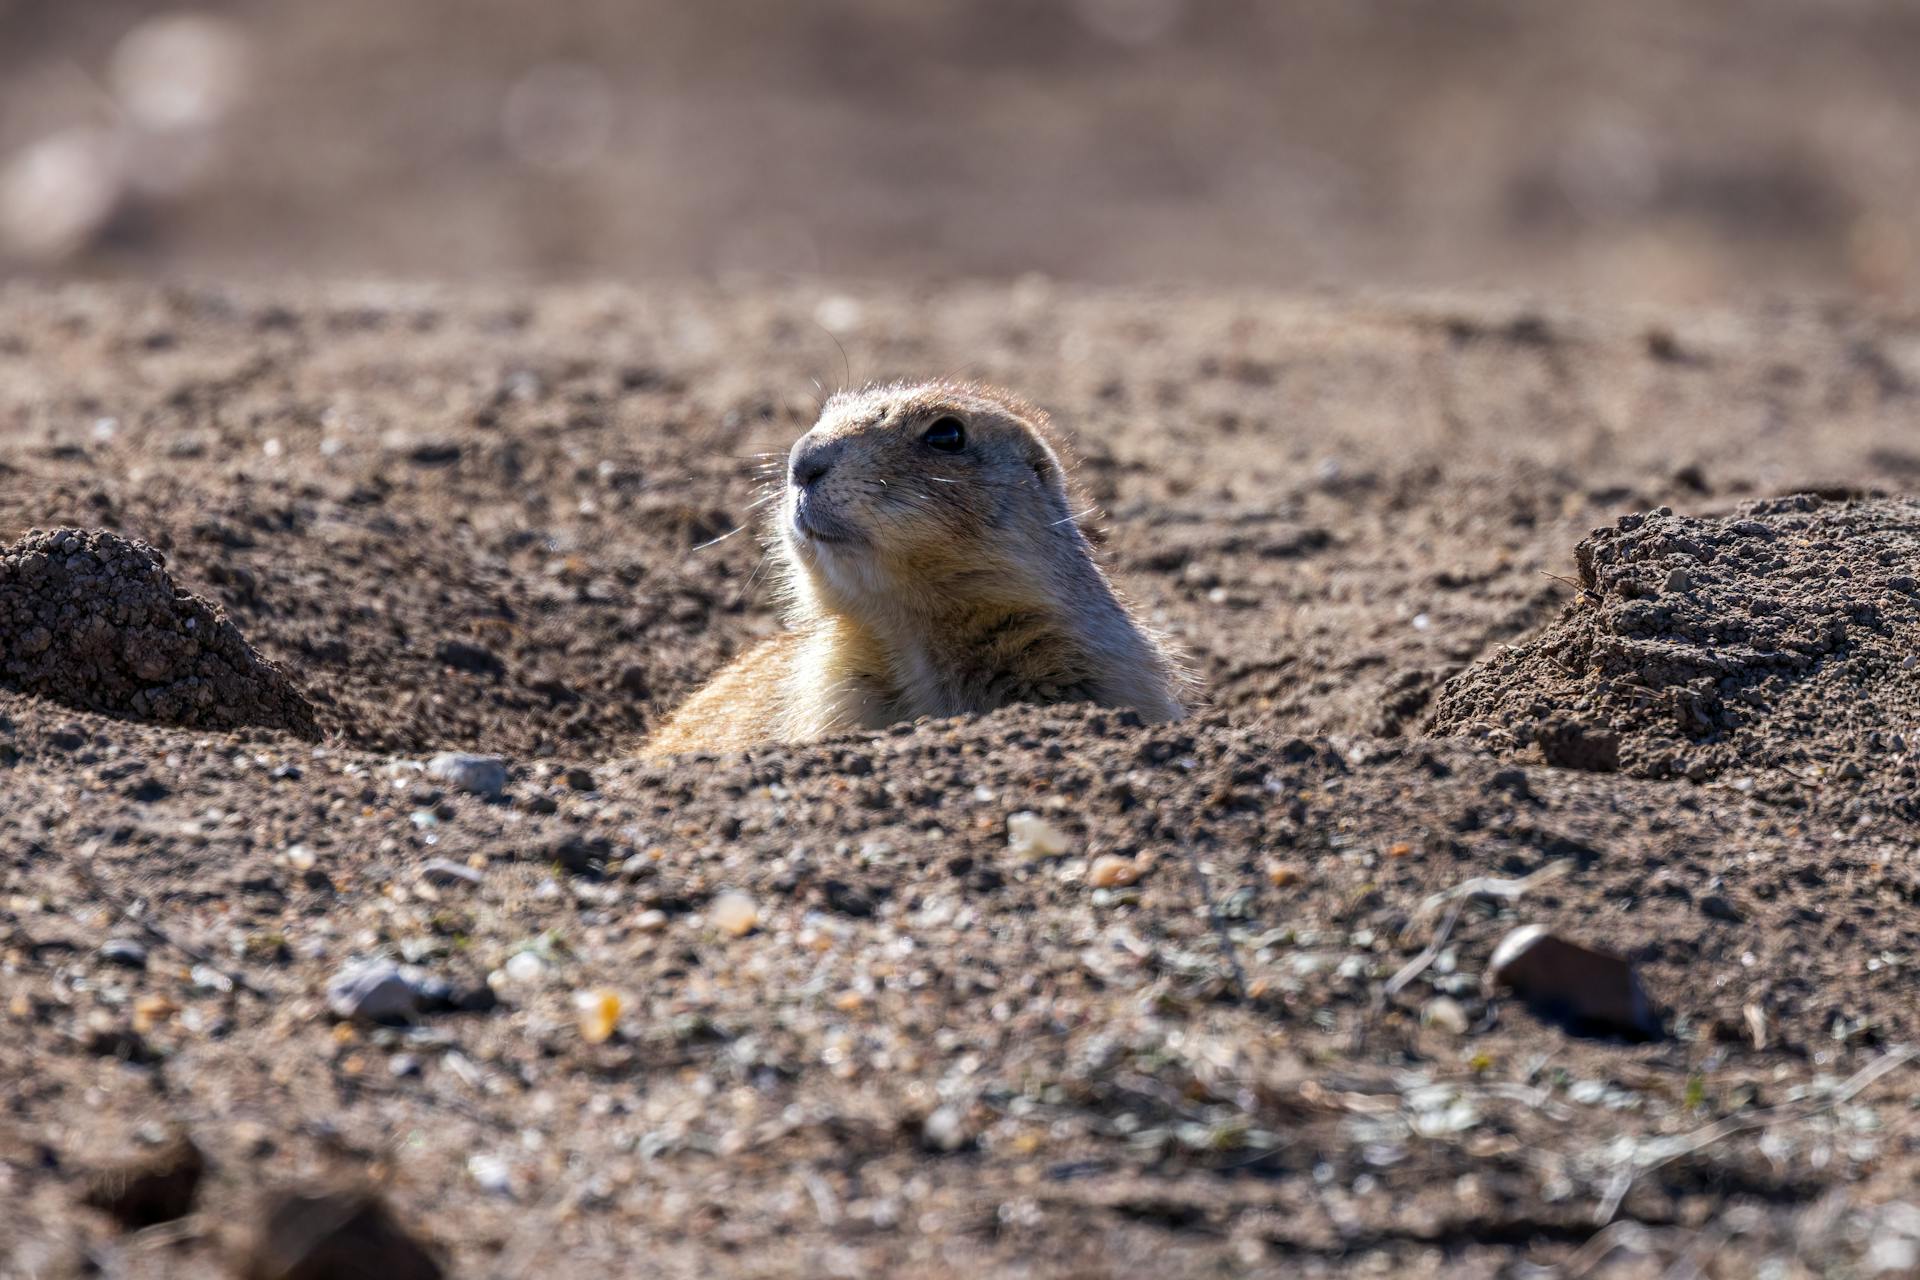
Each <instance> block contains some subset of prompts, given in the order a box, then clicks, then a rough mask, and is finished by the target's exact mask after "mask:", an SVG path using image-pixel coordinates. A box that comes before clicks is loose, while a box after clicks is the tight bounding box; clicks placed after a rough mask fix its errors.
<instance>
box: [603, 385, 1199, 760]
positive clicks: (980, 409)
mask: <svg viewBox="0 0 1920 1280" xmlns="http://www.w3.org/2000/svg"><path fill="white" fill-rule="evenodd" d="M772 524H773V527H772V528H771V529H770V530H769V534H770V536H769V539H768V541H769V544H770V550H771V552H772V554H773V555H774V557H775V558H776V560H777V561H778V562H779V564H780V566H781V570H782V579H783V585H784V590H785V594H786V600H787V608H786V621H787V630H786V632H785V633H784V634H782V635H778V636H774V637H772V638H770V639H768V640H765V641H762V642H761V643H760V644H759V645H757V646H755V647H754V648H753V649H751V650H749V651H748V652H746V653H745V654H743V655H741V656H740V657H739V658H737V659H735V660H734V662H733V663H732V664H730V665H729V666H727V667H726V668H724V669H723V670H722V671H721V672H720V673H719V674H718V675H716V676H715V677H714V678H713V679H712V680H711V681H710V682H709V683H708V684H707V685H706V686H705V687H704V688H702V689H700V690H699V691H698V692H697V693H695V694H694V695H693V696H692V697H691V698H689V699H688V700H687V701H686V703H685V704H683V705H682V706H681V707H680V709H679V710H678V711H676V712H675V713H674V714H673V715H672V716H671V717H670V718H669V719H668V720H667V722H666V723H665V724H664V725H662V726H661V727H660V728H659V729H657V730H656V731H655V732H654V733H653V735H652V736H651V737H650V738H649V739H648V740H647V742H646V743H645V744H644V745H643V746H642V747H641V754H642V755H645V756H654V757H657V756H666V755H674V754H678V753H681V752H690V751H731V750H738V749H740V748H744V747H751V746H755V745H758V744H763V743H769V742H805V741H808V740H810V739H814V738H820V737H824V736H826V735H829V734H833V733H844V732H850V731H853V730H859V729H878V728H882V727H884V726H886V725H889V724H893V723H896V722H898V721H901V720H910V719H913V718H914V717H916V716H923V715H924V716H952V715H960V714H963V713H968V712H984V711H991V710H993V709H994V708H996V707H1002V706H1006V705H1008V704H1009V703H1017V702H1033V703H1053V702H1092V703H1096V704H1099V705H1101V706H1108V707H1128V708H1132V709H1133V710H1135V711H1137V712H1139V713H1140V715H1141V716H1143V717H1145V718H1146V719H1148V720H1154V721H1160V720H1173V719H1177V718H1179V717H1180V716H1181V715H1183V714H1184V713H1185V707H1184V706H1183V701H1182V700H1183V698H1184V696H1185V695H1186V693H1187V691H1188V688H1189V686H1190V684H1191V680H1190V677H1189V676H1188V675H1187V673H1186V672H1185V670H1184V669H1183V668H1182V667H1181V666H1180V665H1179V663H1178V662H1176V661H1175V659H1174V658H1173V657H1172V656H1171V655H1170V654H1169V653H1168V651H1167V649H1166V648H1165V646H1164V645H1163V644H1162V642H1161V641H1160V639H1159V638H1158V637H1157V636H1155V635H1154V634H1153V633H1152V632H1150V631H1148V630H1147V629H1145V628H1143V627H1142V626H1141V625H1140V624H1139V623H1138V622H1137V621H1135V619H1134V618H1133V616H1132V614H1131V613H1130V612H1129V610H1128V608H1127V606H1126V604H1125V603H1124V602H1123V601H1122V600H1121V598H1120V597H1119V596H1118V595H1117V594H1116V593H1115V591H1114V589H1113V586H1112V584H1111V583H1109V582H1108V580H1107V576H1106V574H1104V573H1103V572H1101V570H1100V567H1099V566H1098V565H1097V564H1095V563H1094V559H1093V554H1092V550H1091V548H1090V547H1089V546H1088V545H1087V540H1086V538H1085V536H1084V535H1083V534H1082V533H1081V531H1080V528H1079V525H1078V523H1077V517H1076V515H1075V512H1074V510H1073V507H1072V505H1071V498H1070V495H1069V492H1068V488H1067V477H1066V471H1065V468H1064V467H1063V466H1062V463H1061V456H1060V451H1059V447H1058V446H1057V445H1056V444H1055V443H1054V442H1053V441H1052V440H1051V438H1050V433H1049V429H1048V424H1047V419H1046V415H1045V414H1043V413H1041V412H1040V411H1039V410H1038V409H1036V408H1034V407H1033V406H1032V405H1029V404H1027V403H1025V402H1024V401H1022V400H1019V399H1018V398H1016V397H1014V396H1012V395H1009V394H1007V393H1006V392H1004V391H999V390H995V389H992V388H988V387H981V386H975V385H969V384H960V383H950V382H925V383H917V384H896V385H892V386H883V387H869V388H866V389H864V390H861V391H854V392H842V393H841V394H839V395H836V396H834V397H833V399H831V400H829V401H828V402H827V404H826V406H825V408H824V409H823V411H822V412H821V415H820V420H819V422H818V423H816V424H815V425H814V427H813V429H812V430H810V431H808V432H807V433H806V434H805V435H803V436H801V437H800V439H799V440H798V441H797V442H796V443H795V444H794V446H793V449H792V451H791V452H790V453H789V455H788V457H787V473H786V480H785V491H784V493H783V495H782V498H781V501H780V504H779V506H778V507H777V514H776V516H775V517H774V519H773V521H772Z"/></svg>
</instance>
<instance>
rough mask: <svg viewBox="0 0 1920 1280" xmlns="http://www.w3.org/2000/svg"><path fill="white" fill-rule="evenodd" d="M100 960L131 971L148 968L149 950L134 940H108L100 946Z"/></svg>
mask: <svg viewBox="0 0 1920 1280" xmlns="http://www.w3.org/2000/svg"><path fill="white" fill-rule="evenodd" d="M100 958H101V959H102V960H106V961H109V962H111V963H113V964H118V965H124V966H126V967H127V968H129V969H144V968H146V967H147V949H146V948H145V947H143V946H141V945H140V944H139V943H138V942H135V941H134V940H133V939H132V938H108V939H107V940H106V941H105V942H104V943H102V944H101V945H100Z"/></svg>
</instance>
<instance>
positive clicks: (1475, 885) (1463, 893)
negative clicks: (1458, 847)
mask: <svg viewBox="0 0 1920 1280" xmlns="http://www.w3.org/2000/svg"><path fill="white" fill-rule="evenodd" d="M1573 866H1574V864H1573V862H1572V860H1571V859H1566V858H1563V859H1561V860H1560V861H1558V862H1549V863H1548V864H1547V865H1546V866H1544V867H1541V868H1540V869H1539V870H1537V871H1532V872H1529V873H1528V874H1526V875H1524V876H1521V877H1519V878H1518V879H1515V880H1507V879H1502V878H1500V877H1498V876H1475V877H1474V878H1473V879H1471V880H1463V881H1461V882H1460V883H1459V884H1457V885H1455V886H1453V888H1451V889H1444V890H1442V891H1441V892H1439V893H1436V894H1434V895H1433V896H1432V897H1431V898H1428V899H1427V900H1426V901H1425V902H1422V903H1421V904H1420V905H1419V907H1418V908H1417V909H1415V911H1414V913H1413V916H1412V918H1411V919H1409V920H1408V921H1407V927H1406V928H1405V929H1403V930H1401V936H1402V937H1405V936H1407V935H1408V934H1410V933H1412V932H1413V930H1414V928H1415V927H1416V926H1418V925H1419V924H1420V923H1421V922H1422V921H1424V920H1425V919H1427V917H1429V916H1431V915H1432V914H1433V913H1434V912H1436V911H1438V910H1439V909H1440V908H1442V907H1444V906H1446V905H1447V904H1448V903H1450V902H1456V901H1458V900H1459V899H1462V898H1500V899H1502V900H1504V901H1507V902H1515V901H1518V900H1519V899H1520V898H1522V897H1524V896H1525V895H1526V894H1527V893H1529V892H1530V891H1532V890H1534V889H1538V888H1539V887H1540V886H1541V885H1543V884H1547V883H1549V882H1551V881H1554V880H1558V879H1559V878H1560V877H1561V876H1564V875H1566V874H1567V873H1568V872H1569V871H1572V870H1573Z"/></svg>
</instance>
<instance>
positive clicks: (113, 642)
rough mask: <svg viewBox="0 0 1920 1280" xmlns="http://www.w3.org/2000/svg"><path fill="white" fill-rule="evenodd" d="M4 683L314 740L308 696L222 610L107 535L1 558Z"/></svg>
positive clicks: (88, 702)
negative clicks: (257, 650) (254, 647)
mask: <svg viewBox="0 0 1920 1280" xmlns="http://www.w3.org/2000/svg"><path fill="white" fill-rule="evenodd" d="M0 685H3V686H5V687H7V688H10V689H16V690H18V691H20V692H22V693H28V694H33V695H36V696H38V697H43V698H50V699H52V700H54V701H56V702H63V703H66V704H67V705H68V706H73V707H80V708H83V709H85V710H89V711H100V712H105V713H106V714H108V715H116V716H124V717H129V718H133V719H138V720H153V721H159V722H161V723H165V724H174V725H182V726H186V727H190V728H233V727H236V726H239V725H258V726H261V727H264V728H272V729H285V730H288V731H290V732H293V733H298V734H301V735H303V736H308V737H311V736H312V735H313V733H314V725H313V709H312V708H311V707H310V706H308V704H307V700H306V698H305V697H303V696H302V695H301V693H300V691H299V690H298V689H296V688H295V687H294V686H293V683H292V682H291V681H290V680H289V679H288V678H287V676H286V675H285V673H283V672H282V671H281V670H280V669H279V668H278V667H276V666H274V665H273V664H272V663H270V662H268V661H266V660H265V659H264V658H262V657H260V656H259V655H258V654H256V653H255V652H254V651H253V650H252V649H251V648H249V647H248V645H247V642H246V640H245V639H243V638H242V637H241V635H240V632H239V631H238V630H237V629H235V627H234V625H233V623H232V622H230V621H228V619H227V615H226V614H225V613H224V612H223V611H222V610H221V609H220V608H219V607H218V606H216V605H213V604H209V603H208V602H207V601H205V600H202V599H200V598H199V597H197V596H194V595H190V594H188V593H187V592H184V591H180V590H178V589H177V588H176V587H175V586H174V584H173V580H172V579H171V578H170V577H169V576H168V575H167V570H166V561H165V559H164V558H163V557H162V556H161V554H160V553H159V552H158V551H155V550H154V549H153V548H152V547H150V546H148V545H147V544H146V543H144V542H136V541H134V540H132V539H128V538H123V537H120V536H119V535H118V534H113V533H107V532H104V531H102V530H85V529H56V530H54V531H52V532H51V533H47V532H40V531H35V532H33V533H29V534H28V535H27V536H25V537H24V538H22V539H20V541H18V542H16V543H14V544H13V545H12V546H10V547H7V548H5V550H4V551H0Z"/></svg>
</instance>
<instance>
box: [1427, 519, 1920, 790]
mask: <svg viewBox="0 0 1920 1280" xmlns="http://www.w3.org/2000/svg"><path fill="white" fill-rule="evenodd" d="M1578 560H1579V565H1580V586H1581V593H1580V596H1579V598H1578V599H1577V600H1576V601H1575V602H1574V603H1573V604H1572V605H1570V606H1569V607H1568V609H1567V611H1566V613H1565V614H1564V615H1563V616H1562V617H1561V618H1560V620H1559V621H1557V622H1555V623H1554V624H1553V625H1552V626H1550V627H1548V628H1547V629H1546V630H1545V631H1544V632H1543V633H1541V634H1540V635H1538V636H1536V637H1535V638H1534V639H1532V640H1531V641H1529V642H1527V643H1525V644H1521V645H1517V646H1514V647H1512V648H1509V649H1507V650H1505V651H1504V652H1503V653H1501V654H1500V655H1499V656H1498V657H1495V658H1493V659H1491V660H1489V661H1486V662H1482V663H1479V664H1476V665H1475V666H1474V667H1472V668H1471V669H1469V670H1467V671H1466V672H1464V673H1463V674H1461V675H1460V676H1458V677H1456V678H1455V679H1454V680H1453V681H1452V682H1451V683H1450V684H1449V685H1448V686H1447V687H1446V689H1445V690H1444V691H1443V693H1442V695H1441V697H1440V699H1439V702H1438V705H1437V708H1436V710H1435V713H1434V717H1433V720H1432V722H1431V725H1430V728H1431V730H1432V731H1433V732H1434V733H1437V734H1459V735H1470V736H1486V737H1488V738H1491V739H1493V740H1495V742H1496V745H1506V746H1510V747H1516V748H1517V747H1524V746H1526V745H1527V744H1536V745H1538V747H1539V748H1540V750H1541V752H1542V753H1543V754H1544V755H1545V757H1546V759H1547V762H1548V763H1549V764H1554V765H1559V766H1562V767H1567V768H1577V769H1591V770H1596V771H1600V772H1608V771H1612V770H1614V769H1619V770H1621V771H1623V772H1626V773H1631V774H1635V775H1638V776H1641V777H1653V778H1663V777H1685V778H1692V779H1695V780H1701V779H1705V778H1710V777H1713V776H1716V775H1718V774H1720V773H1722V772H1725V771H1729V770H1742V771H1752V770H1758V769H1766V768H1770V767H1785V768H1788V769H1793V770H1797V771H1802V772H1805V771H1808V770H1810V769H1811V768H1812V767H1813V766H1822V767H1823V770H1822V771H1823V772H1825V771H1828V770H1831V771H1834V772H1835V773H1836V774H1837V776H1839V777H1841V778H1852V777H1859V776H1862V775H1864V774H1865V773H1866V772H1868V771H1870V770H1874V769H1876V767H1878V766H1880V765H1882V764H1884V763H1885V762H1887V761H1889V760H1893V759H1895V758H1897V757H1904V756H1905V753H1906V749H1907V748H1906V742H1905V737H1904V735H1905V734H1908V733H1910V732H1912V729H1913V726H1914V725H1915V724H1916V715H1917V713H1920V672H1916V671H1915V670H1914V667H1915V658H1914V655H1915V654H1916V652H1920V650H1917V648H1916V645H1917V644H1920V595H1916V577H1915V575H1916V573H1920V501H1915V500H1913V499H1907V498H1889V499H1875V500H1869V501H1849V502H1835V501H1826V500H1823V499H1821V498H1817V497H1813V496H1809V495H1796V496H1793V497H1787V498H1778V499H1772V500H1768V501H1765V502H1758V503H1754V504H1752V505H1750V506H1747V507H1745V508H1742V509H1741V510H1739V511H1737V512H1735V513H1734V514H1732V515H1728V516H1723V517H1719V518H1703V519H1696V518H1691V517H1686V516H1676V515H1674V514H1673V513H1672V512H1671V511H1669V510H1668V509H1666V508H1664V507H1663V508H1660V509H1659V510H1657V511H1654V512H1652V513H1651V514H1647V515H1632V516H1626V517H1623V518H1622V519H1621V520H1620V521H1619V523H1618V525H1617V526H1616V527H1614V528H1612V529H1602V530H1600V531H1599V532H1597V533H1595V534H1594V535H1593V536H1592V537H1590V538H1588V539H1587V540H1586V541H1584V542H1582V543H1581V544H1580V547H1579V550H1578ZM1908 767H1909V768H1910V767H1911V766H1908Z"/></svg>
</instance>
